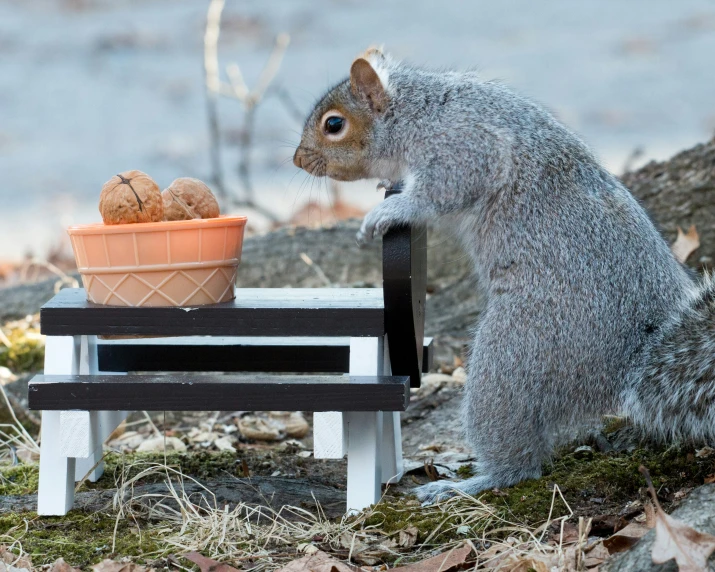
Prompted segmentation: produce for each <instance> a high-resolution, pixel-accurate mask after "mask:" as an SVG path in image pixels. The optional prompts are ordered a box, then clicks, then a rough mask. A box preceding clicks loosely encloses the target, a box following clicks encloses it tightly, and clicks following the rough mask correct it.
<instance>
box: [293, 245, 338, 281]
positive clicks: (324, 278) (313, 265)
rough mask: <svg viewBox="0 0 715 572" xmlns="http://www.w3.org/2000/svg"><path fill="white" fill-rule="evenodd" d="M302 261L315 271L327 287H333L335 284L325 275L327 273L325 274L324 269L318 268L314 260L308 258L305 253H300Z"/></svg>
mask: <svg viewBox="0 0 715 572" xmlns="http://www.w3.org/2000/svg"><path fill="white" fill-rule="evenodd" d="M300 259H301V260H302V261H303V262H305V263H306V264H307V265H308V266H310V267H311V268H312V269H313V270H315V273H316V274H317V275H318V278H320V279H321V280H322V281H323V282H324V283H325V285H326V286H332V285H333V283H332V282H331V281H330V278H328V277H327V276H326V275H325V272H323V269H322V268H321V267H320V266H318V265H317V264H316V263H315V262H313V259H312V258H311V257H310V256H308V255H307V254H306V253H305V252H301V253H300Z"/></svg>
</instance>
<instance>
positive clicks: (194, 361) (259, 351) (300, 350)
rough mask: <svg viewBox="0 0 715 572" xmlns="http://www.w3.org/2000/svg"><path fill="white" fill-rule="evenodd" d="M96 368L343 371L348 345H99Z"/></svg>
mask: <svg viewBox="0 0 715 572" xmlns="http://www.w3.org/2000/svg"><path fill="white" fill-rule="evenodd" d="M97 352H98V354H99V370H100V371H232V372H238V371H245V372H273V373H289V372H290V373H347V372H348V367H349V365H350V347H349V345H347V344H341V345H326V346H318V345H306V344H291V345H285V344H281V345H277V344H276V345H270V344H268V345H263V344H261V345H240V344H230V345H203V344H202V345H198V344H196V345H192V344H181V345H177V344H168V345H159V344H138V343H131V344H117V343H109V344H107V343H102V342H101V340H100V342H99V344H98V348H97ZM432 354H433V352H432V339H431V338H427V339H425V344H424V346H423V348H422V371H423V372H424V373H427V372H428V371H429V370H430V367H431V366H432Z"/></svg>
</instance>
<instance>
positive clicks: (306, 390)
mask: <svg viewBox="0 0 715 572" xmlns="http://www.w3.org/2000/svg"><path fill="white" fill-rule="evenodd" d="M409 397H410V391H409V377H408V376H399V377H398V376H380V377H370V376H306V375H300V376H286V375H281V376H269V375H253V376H250V377H247V376H240V375H196V374H181V375H126V376H125V375H91V376H90V375H37V376H35V377H34V378H33V379H32V380H31V381H30V383H29V389H28V399H29V406H30V409H39V410H60V411H67V410H87V411H96V410H106V411H213V410H216V408H220V409H222V410H227V411H231V410H235V411H404V410H405V409H406V408H407V405H408V403H409Z"/></svg>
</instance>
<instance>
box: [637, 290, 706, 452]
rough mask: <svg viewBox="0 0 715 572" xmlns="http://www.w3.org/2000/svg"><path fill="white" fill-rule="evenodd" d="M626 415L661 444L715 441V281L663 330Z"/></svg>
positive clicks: (640, 371)
mask: <svg viewBox="0 0 715 572" xmlns="http://www.w3.org/2000/svg"><path fill="white" fill-rule="evenodd" d="M624 410H625V412H626V413H627V414H628V416H629V417H630V418H631V419H632V420H633V422H634V423H635V424H636V425H638V426H639V427H640V428H641V429H642V430H643V431H644V432H646V433H647V434H648V435H649V436H651V437H655V438H657V439H659V440H665V439H671V438H674V439H682V440H688V441H704V440H705V441H707V440H712V439H714V438H715V277H714V276H709V277H706V278H705V279H704V281H703V282H702V283H701V285H700V286H699V287H698V288H697V290H696V291H695V292H694V293H693V295H692V296H691V297H690V298H689V299H688V300H686V301H685V302H684V303H683V305H682V307H681V308H680V309H679V310H678V311H677V312H676V313H675V314H674V315H673V316H672V317H671V318H670V319H669V320H668V321H667V322H666V323H665V324H663V325H662V326H661V328H660V329H659V331H658V332H657V333H656V336H655V338H654V339H653V342H652V343H651V344H649V347H648V348H647V350H646V352H645V353H644V356H643V361H642V366H641V367H640V368H638V369H637V370H636V371H635V372H634V373H633V377H632V379H631V380H630V383H629V385H628V386H627V389H626V393H625V395H624Z"/></svg>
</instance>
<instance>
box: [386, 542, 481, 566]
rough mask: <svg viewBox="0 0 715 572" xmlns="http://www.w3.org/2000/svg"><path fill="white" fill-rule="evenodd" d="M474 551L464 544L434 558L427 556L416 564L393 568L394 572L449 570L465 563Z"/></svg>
mask: <svg viewBox="0 0 715 572" xmlns="http://www.w3.org/2000/svg"><path fill="white" fill-rule="evenodd" d="M471 552H472V547H471V546H469V545H464V546H462V547H459V548H455V549H453V550H450V551H448V552H443V553H442V554H438V555H437V556H433V557H432V558H427V559H426V560H421V561H420V562H415V563H414V564H407V565H406V566H398V567H397V568H393V569H392V571H393V572H398V571H399V572H447V570H451V569H452V568H454V567H456V566H460V565H461V564H464V563H465V562H466V560H467V558H468V557H469V555H470V554H471Z"/></svg>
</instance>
